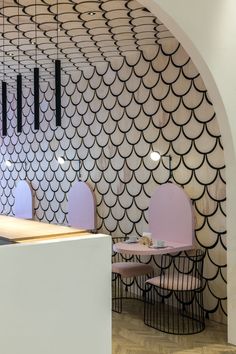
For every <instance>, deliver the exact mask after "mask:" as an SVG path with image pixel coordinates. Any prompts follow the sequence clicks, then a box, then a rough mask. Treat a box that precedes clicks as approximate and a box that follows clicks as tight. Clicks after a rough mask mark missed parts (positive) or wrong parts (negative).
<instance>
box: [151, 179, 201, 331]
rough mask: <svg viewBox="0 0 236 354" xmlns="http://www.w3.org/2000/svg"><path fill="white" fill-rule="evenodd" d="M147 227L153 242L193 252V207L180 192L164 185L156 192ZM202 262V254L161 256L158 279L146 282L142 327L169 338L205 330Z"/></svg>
mask: <svg viewBox="0 0 236 354" xmlns="http://www.w3.org/2000/svg"><path fill="white" fill-rule="evenodd" d="M149 224H150V225H149V226H150V232H151V233H152V238H153V239H157V240H163V241H166V242H169V243H173V244H175V245H176V244H178V245H180V246H181V245H182V246H183V249H186V247H187V248H193V241H194V225H193V212H192V204H191V200H190V199H189V197H188V196H187V194H186V193H185V192H184V190H183V188H181V187H178V186H176V185H175V184H172V183H166V184H163V185H161V186H160V187H158V188H157V189H156V191H155V192H154V193H153V195H152V197H151V202H150V208H149ZM203 259H204V252H203V251H201V250H191V251H186V252H185V253H178V254H173V255H171V254H164V255H162V256H161V266H160V269H161V273H160V275H159V276H157V277H155V278H151V279H148V280H147V281H146V288H145V311H144V323H145V324H147V325H148V326H151V327H153V328H156V329H158V330H160V331H163V332H167V333H172V334H192V333H198V332H200V331H202V330H203V329H204V327H205V323H204V311H203V304H202V303H203V298H202V290H203V285H202V272H203Z"/></svg>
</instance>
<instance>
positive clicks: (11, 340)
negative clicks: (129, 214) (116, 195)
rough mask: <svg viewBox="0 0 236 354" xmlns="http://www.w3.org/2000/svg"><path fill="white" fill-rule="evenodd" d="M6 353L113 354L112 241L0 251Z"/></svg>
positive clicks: (0, 333)
mask: <svg viewBox="0 0 236 354" xmlns="http://www.w3.org/2000/svg"><path fill="white" fill-rule="evenodd" d="M0 279H1V291H0V328H1V330H0V343H1V344H0V347H1V350H0V351H1V353H4V354H66V353H68V354H78V353H81V354H82V353H83V354H92V353H96V354H111V284H110V279H111V237H110V236H105V235H103V236H100V237H99V236H88V237H87V236H86V237H80V238H77V239H66V240H64V241H62V240H61V241H58V242H56V241H54V242H53V241H51V242H43V243H32V244H21V245H9V246H1V247H0Z"/></svg>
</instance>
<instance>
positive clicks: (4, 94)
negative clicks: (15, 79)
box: [2, 0, 7, 136]
mask: <svg viewBox="0 0 236 354" xmlns="http://www.w3.org/2000/svg"><path fill="white" fill-rule="evenodd" d="M2 37H3V52H2V53H3V54H2V55H3V57H2V59H3V60H2V62H3V81H2V135H3V136H6V135H7V83H6V81H5V79H6V77H5V76H6V73H5V1H4V0H3V33H2Z"/></svg>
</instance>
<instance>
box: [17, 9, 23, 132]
mask: <svg viewBox="0 0 236 354" xmlns="http://www.w3.org/2000/svg"><path fill="white" fill-rule="evenodd" d="M19 25H20V5H19V4H18V26H17V30H18V43H17V47H18V75H17V78H16V86H17V88H16V97H17V133H21V132H22V76H21V74H20V31H19Z"/></svg>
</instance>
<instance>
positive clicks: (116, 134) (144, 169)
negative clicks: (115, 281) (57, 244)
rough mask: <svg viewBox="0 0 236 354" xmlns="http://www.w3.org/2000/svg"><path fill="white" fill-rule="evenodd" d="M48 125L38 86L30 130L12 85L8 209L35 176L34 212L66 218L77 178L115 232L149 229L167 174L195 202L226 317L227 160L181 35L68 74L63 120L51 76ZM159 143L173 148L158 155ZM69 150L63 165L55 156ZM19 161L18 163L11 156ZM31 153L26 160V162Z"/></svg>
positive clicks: (3, 182) (211, 292) (219, 310)
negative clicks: (155, 195) (21, 185)
mask: <svg viewBox="0 0 236 354" xmlns="http://www.w3.org/2000/svg"><path fill="white" fill-rule="evenodd" d="M40 90H41V93H40V109H41V113H40V114H41V115H40V120H41V122H40V130H39V131H37V132H35V131H34V130H33V111H34V108H33V97H32V87H30V88H28V89H26V88H25V89H24V92H23V117H24V119H23V132H22V134H20V135H19V134H17V133H16V97H15V95H14V94H13V93H12V94H9V95H8V136H6V137H4V138H1V144H0V158H1V166H2V169H1V178H0V196H1V206H0V208H1V210H0V212H1V213H4V214H13V213H14V208H13V206H14V187H15V185H16V183H17V181H18V180H19V179H24V178H27V179H28V180H29V181H30V182H31V184H32V188H33V190H34V195H35V218H36V219H39V220H44V221H47V222H52V223H59V224H66V223H67V194H68V191H69V189H70V187H71V185H72V184H73V182H74V181H76V180H77V179H78V178H80V179H81V180H83V181H86V182H87V183H88V184H89V185H90V186H91V188H92V189H93V191H94V194H95V198H96V203H97V229H98V231H99V232H104V233H108V234H111V235H114V236H122V235H130V234H137V235H141V234H142V232H143V231H146V230H147V229H148V205H149V200H150V196H151V195H152V192H153V191H154V189H155V188H156V187H157V186H158V185H159V184H162V183H165V182H167V181H168V180H169V179H170V180H171V181H172V182H174V183H176V184H178V185H180V186H182V187H183V188H184V189H185V191H186V192H187V193H188V195H189V196H190V198H191V199H192V202H193V207H194V216H195V230H196V238H197V241H198V243H199V245H200V246H201V247H203V248H205V249H206V258H205V270H204V278H205V289H204V301H205V305H204V306H205V310H206V311H207V313H208V314H209V316H210V318H212V319H216V320H218V321H222V322H225V321H226V313H227V310H226V230H225V218H226V214H225V203H226V198H225V174H224V173H225V163H224V152H223V146H222V141H221V135H220V132H219V127H218V124H217V118H216V115H215V112H214V108H213V106H212V103H211V101H210V98H209V96H208V93H207V91H206V88H205V85H204V83H203V80H202V78H201V77H200V75H199V73H198V71H197V70H196V67H195V66H194V64H193V62H192V60H191V59H190V58H189V56H188V55H187V53H186V52H185V51H184V49H183V48H182V47H181V45H180V44H179V43H178V42H177V40H176V39H175V38H173V37H168V38H163V39H159V41H158V44H156V46H155V48H154V47H153V45H150V47H147V46H146V47H145V50H143V51H141V52H137V53H136V54H132V55H126V56H125V57H123V58H118V59H114V60H113V61H111V62H110V63H105V64H102V65H100V66H99V65H97V66H96V67H94V68H89V69H86V70H83V71H77V72H75V73H74V74H73V75H71V76H70V75H64V76H63V82H62V127H57V128H56V126H55V100H54V83H53V81H48V82H42V83H41V86H40ZM152 150H157V151H159V152H160V153H161V154H163V155H171V156H172V175H171V178H170V174H169V170H168V167H169V159H168V158H165V157H163V159H162V161H159V162H154V161H152V160H151V159H150V157H149V155H150V152H151V151H152ZM62 155H63V156H65V157H66V158H67V159H68V160H77V159H79V161H66V163H65V164H64V165H58V163H57V160H56V158H57V157H58V156H62ZM7 158H9V159H11V160H12V161H13V162H16V163H15V164H14V165H13V166H11V167H10V168H7V167H6V166H5V165H4V159H7ZM24 161H27V163H26V164H25V163H23V162H24Z"/></svg>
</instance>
